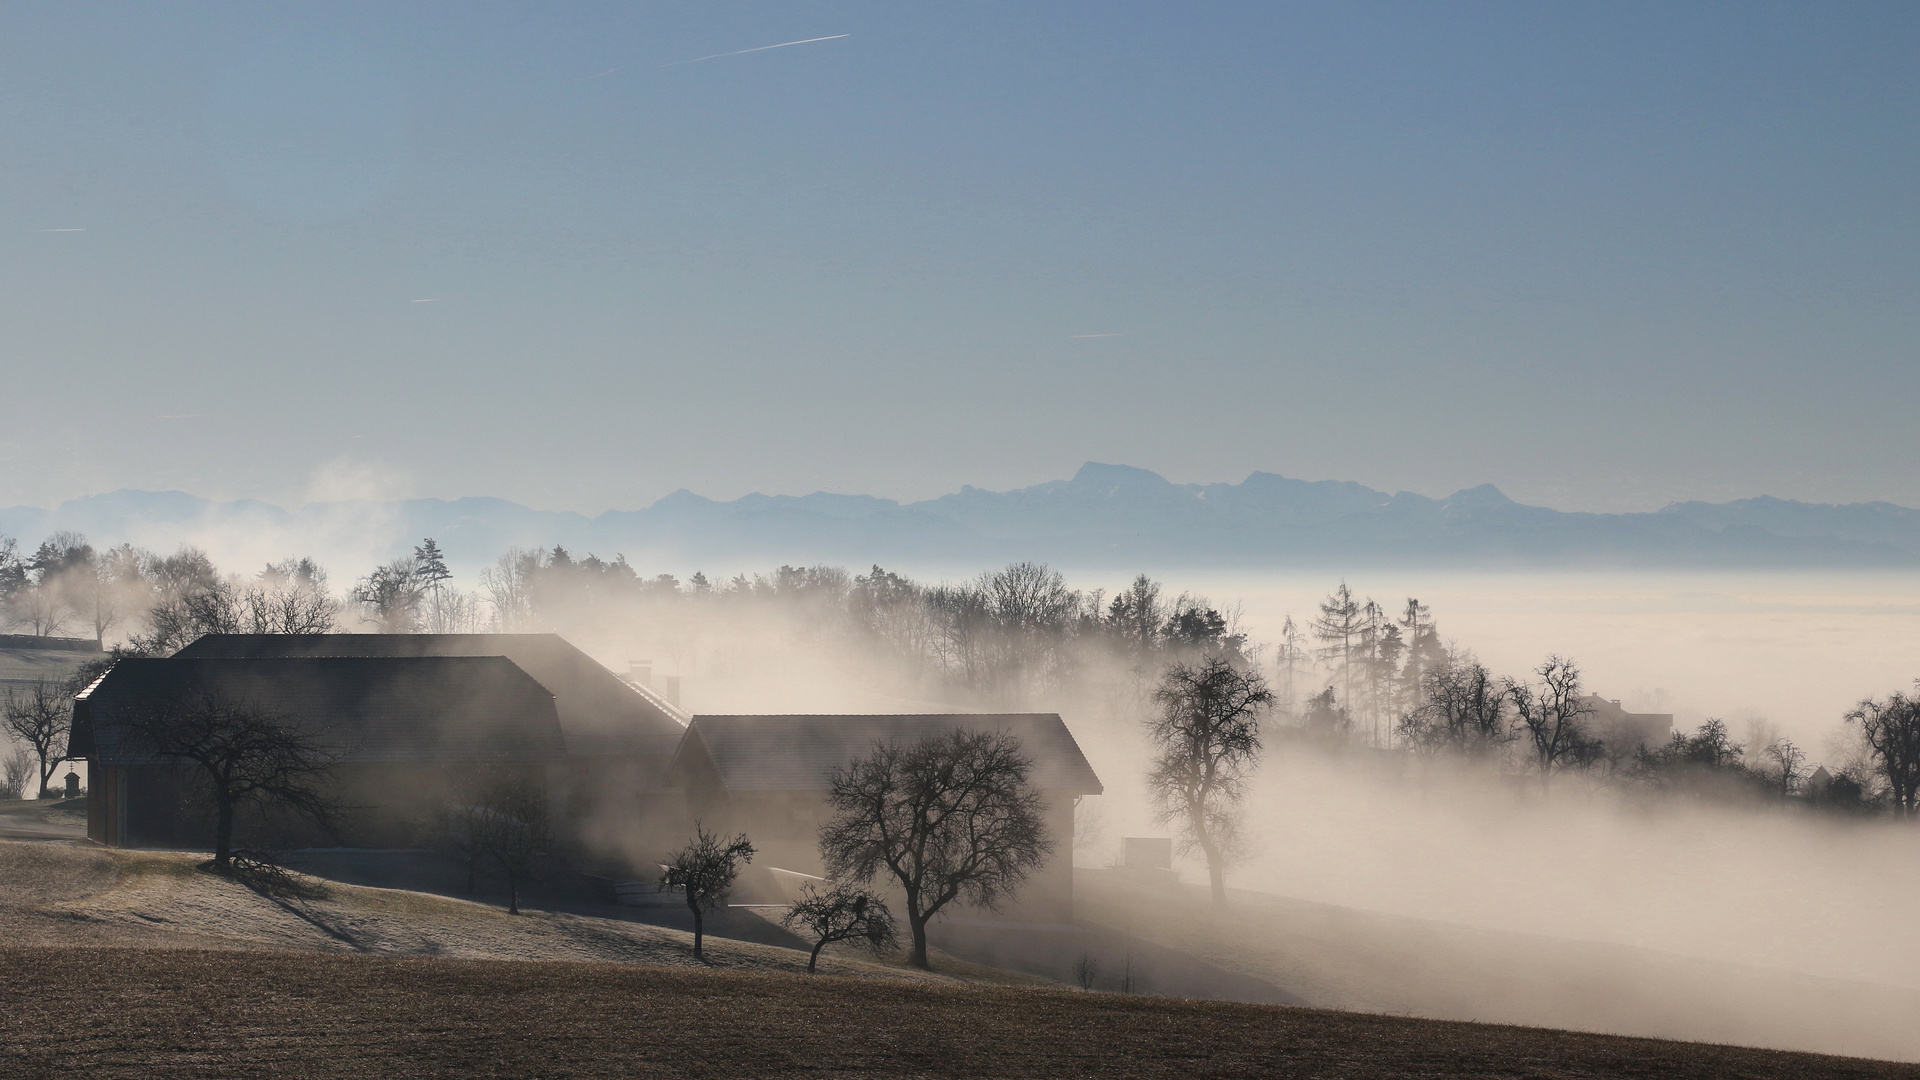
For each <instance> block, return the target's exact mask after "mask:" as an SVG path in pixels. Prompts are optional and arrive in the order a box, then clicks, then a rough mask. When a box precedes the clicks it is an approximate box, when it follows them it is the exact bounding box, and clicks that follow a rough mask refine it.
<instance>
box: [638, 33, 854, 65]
mask: <svg viewBox="0 0 1920 1080" xmlns="http://www.w3.org/2000/svg"><path fill="white" fill-rule="evenodd" d="M852 36H853V35H852V34H828V35H827V36H826V37H810V38H802V39H801V40H799V41H783V42H781V43H780V44H778V45H761V46H758V47H756V48H752V49H737V50H735V51H733V52H721V53H714V54H713V55H712V56H699V57H695V58H694V59H692V60H675V61H674V62H673V63H671V64H663V65H661V66H662V67H679V66H680V65H682V64H697V63H699V62H700V61H702V60H718V59H720V58H721V57H723V56H745V55H746V54H747V53H750V52H766V51H767V50H768V49H784V48H786V47H787V46H789V45H811V44H813V43H814V42H816V41H838V40H840V39H841V38H844V37H852Z"/></svg>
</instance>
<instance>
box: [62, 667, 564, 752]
mask: <svg viewBox="0 0 1920 1080" xmlns="http://www.w3.org/2000/svg"><path fill="white" fill-rule="evenodd" d="M206 695H214V696H217V697H218V698H220V699H222V700H226V701H232V702H240V703H244V704H247V705H250V706H253V707H256V708H261V709H266V710H270V711H272V712H275V713H278V714H280V715H281V716H283V717H285V718H286V719H287V720H289V721H291V722H293V723H295V724H298V725H299V726H301V727H302V728H303V729H305V730H307V731H308V732H310V733H312V734H313V735H315V736H316V737H317V738H318V740H319V741H320V742H321V743H322V744H323V745H325V746H326V747H327V748H328V749H330V750H332V751H333V752H335V753H337V754H339V755H341V759H342V761H343V762H346V763H356V764H357V763H374V762H434V761H444V762H454V761H555V760H559V759H561V758H563V757H565V756H566V744H565V741H564V739H563V736H562V734H561V731H560V721H559V717H558V716H557V715H556V713H555V711H554V704H553V695H552V694H549V693H548V692H547V690H546V688H545V687H543V686H541V685H540V684H539V683H538V682H535V681H534V679H533V677H532V676H530V675H528V674H527V673H526V672H524V671H521V670H520V669H519V668H518V667H516V666H514V664H513V662H512V661H510V660H507V659H506V658H505V657H499V656H423V657H307V658H297V659H290V658H284V657H274V658H265V659H212V660H209V659H199V658H190V659H181V658H179V657H174V658H170V659H164V660H161V659H148V658H135V659H125V660H121V661H120V662H119V663H117V664H115V665H114V666H113V670H111V671H109V672H107V673H106V674H105V675H103V676H101V677H100V679H99V680H98V681H96V682H95V683H94V684H93V685H92V686H90V687H88V688H87V689H86V690H85V691H82V692H81V693H80V695H79V696H77V697H76V698H75V699H74V733H73V740H72V742H73V747H74V756H76V757H85V758H87V759H89V761H91V762H92V763H93V764H96V765H140V764H151V763H153V762H154V761H155V760H156V759H155V758H154V756H153V755H152V754H151V753H150V752H149V751H147V750H145V749H144V748H143V746H142V745H141V744H140V742H139V741H138V740H137V738H136V736H135V735H134V734H133V732H132V731H131V730H130V728H129V726H128V725H129V724H130V723H131V722H133V721H135V720H137V719H139V718H141V717H143V716H151V715H153V714H154V712H155V711H156V710H159V709H164V708H167V707H169V706H172V705H175V704H177V703H182V702H185V703H191V702H193V701H195V700H199V699H201V698H203V696H206Z"/></svg>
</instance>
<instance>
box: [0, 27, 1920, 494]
mask: <svg viewBox="0 0 1920 1080" xmlns="http://www.w3.org/2000/svg"><path fill="white" fill-rule="evenodd" d="M1917 20H1920V15H1916V12H1915V11H1914V9H1913V8H1912V7H1910V6H1908V5H1899V4H1891V3H1880V4H1864V5H1854V6H1849V7H1846V8H1833V7H1830V6H1826V5H1811V4H1808V5H1794V4H1788V5H1778V6H1774V7H1768V8H1764V9H1756V8H1753V7H1751V6H1747V5H1737V4H1720V3H1702V4H1694V5H1687V6H1684V7H1674V6H1671V5H1655V4H1628V5H1608V6H1597V7H1590V8H1579V7H1551V8H1541V7H1537V6H1530V5H1524V4H1510V3H1491V4H1484V5H1474V6H1469V7H1462V8H1434V7H1430V6H1426V5H1418V4H1408V3H1384V4H1380V5H1375V6H1369V7H1358V8H1332V9H1325V8H1315V7H1312V6H1306V5H1268V4H1224V5H1216V6H1211V7H1208V8H1205V9H1200V10H1181V11H1177V12H1176V11H1174V10H1172V9H1168V8H1164V7H1161V6H1157V5H1148V4H1118V5H1112V4H1101V5H1075V4H1066V5H1052V6H1048V7H1046V8H1034V9H973V8H940V7H926V6H922V7H899V6H888V5H871V4H863V3H820V4H808V5H771V4H743V5H734V6H730V7H727V8H724V9H720V8H712V7H710V6H706V5H694V4H684V3H680V4H660V5H648V6H646V7H645V8H634V7H631V6H627V5H611V4H586V5H582V6H578V7H574V8H569V9H567V11H566V12H565V13H560V12H555V11H551V10H547V9H542V8H532V7H515V6H511V5H509V6H505V7H501V8H497V9H494V10H493V11H492V12H491V14H489V15H488V16H486V17H479V18H477V17H472V16H470V15H469V14H467V13H464V12H458V11H456V10H454V9H446V8H435V7H412V8H406V9H393V8H390V7H386V6H382V5H376V4H365V3H345V4H329V5H317V4H294V5H282V6H278V7H274V8H271V9H266V8H256V7H248V6H245V5H234V4H226V3H208V4H199V5H187V6H181V7H175V8H169V9H165V10H162V9H98V8H89V7H85V6H73V5H58V6H39V7H36V6H32V5H15V6H12V7H9V8H8V9H6V11H5V12H4V13H0V98H4V99H5V100H7V101H9V102H11V103H12V106H11V107H10V108H9V109H7V110H5V111H4V112H0V145H4V146H6V147H7V148H8V150H9V151H10V153H9V161H10V165H9V168H8V169H7V170H6V171H5V172H4V174H0V207H4V210H0V271H3V272H4V274H5V278H4V281H5V285H6V289H5V299H4V300H0V316H4V318H5V321H6V325H7V327H8V345H7V349H8V357H9V359H8V365H9V370H10V373H11V374H12V376H13V381H12V385H11V388H10V389H11V392H10V393H9V395H7V397H6V399H5V401H4V402H0V454H4V455H5V456H6V457H7V459H8V460H10V461H13V462H20V463H25V465H26V466H27V467H24V468H15V469H10V470H7V472H6V474H5V475H4V476H0V504H13V503H20V504H27V505H40V504H43V503H46V502H50V501H55V502H57V501H58V500H59V499H61V498H63V497H67V496H70V495H72V494H73V493H76V492H84V491H103V490H113V489H117V488H139V489H149V490H165V489H180V490H186V491H191V492H194V493H196V494H201V495H205V496H207V497H210V498H216V499H225V498H231V497H235V496H241V495H245V496H250V497H259V498H265V499H268V500H270V501H276V502H278V501H287V500H289V499H293V498H297V497H299V495H300V494H301V493H302V492H305V491H307V490H309V489H313V488H322V489H324V488H328V487H330V486H335V485H339V484H342V483H344V484H346V485H348V486H350V487H352V488H354V489H356V490H380V491H385V492H388V493H390V494H394V495H402V496H404V495H432V496H442V497H446V496H458V495H462V494H485V495H491V496H496V497H500V498H505V499H511V500H514V501H517V502H521V503H524V504H527V505H537V506H541V507H552V508H568V509H589V510H592V509H602V508H606V507H613V506H636V505H644V504H646V503H649V502H651V501H653V500H654V499H656V498H658V497H659V496H661V495H664V494H666V493H668V492H670V491H672V490H674V489H676V488H680V487H685V488H688V489H691V490H695V491H699V492H701V493H703V494H706V495H709V496H711V497H714V498H720V499H727V498H732V497H735V496H737V495H740V494H744V493H746V492H749V491H755V490H761V491H790V492H811V491H820V490H827V491H849V492H874V493H883V494H886V495H888V496H890V497H894V498H900V499H905V500H910V499H915V498H924V497H928V496H932V495H937V494H940V493H943V492H946V491H951V490H954V489H956V488H958V487H959V486H960V485H961V484H963V483H972V484H976V485H980V486H982V487H986V488H990V489H994V490H1005V489H1009V488H1017V487H1021V486H1024V485H1028V484H1032V483H1037V482H1041V481H1044V480H1047V479H1051V478H1054V477H1057V476H1060V475H1063V474H1065V473H1067V472H1068V471H1070V470H1071V469H1072V468H1073V467H1074V466H1075V465H1077V464H1078V463H1079V462H1080V461H1082V460H1087V459H1093V460H1105V461H1126V462H1132V463H1136V464H1141V465H1144V466H1148V467H1151V468H1154V469H1155V470H1157V471H1160V472H1162V473H1163V474H1164V475H1167V476H1168V477H1169V478H1171V479H1175V480H1214V479H1222V478H1226V479H1237V478H1238V477H1240V476H1244V475H1245V474H1246V473H1247V472H1249V471H1252V470H1256V469H1258V470H1265V471H1271V472H1278V473H1281V474H1285V475H1292V476H1308V477H1327V478H1333V479H1345V480H1354V481H1357V482H1360V483H1364V484H1366V485H1368V486H1370V487H1374V488H1378V489H1381V490H1386V491H1398V490H1406V491H1414V492H1421V493H1425V494H1433V495H1440V494H1446V493H1448V492H1451V491H1454V490H1458V489H1461V488H1466V487H1471V486H1474V485H1478V484H1483V483H1492V484H1495V485H1497V486H1499V487H1500V488H1501V489H1502V490H1503V491H1505V492H1506V493H1507V494H1508V495H1509V496H1511V497H1513V498H1515V499H1518V500H1520V501H1523V502H1530V503H1537V504H1542V505H1548V506H1554V507H1558V508H1562V509H1592V510H1618V509H1627V508H1632V509H1646V508H1651V507H1655V506H1659V505H1662V504H1664V503H1666V502H1670V501H1678V500H1687V499H1706V500H1713V501H1719V500H1724V499H1728V498H1736V497H1743V496H1749V495H1754V494H1759V493H1766V494H1772V495H1777V496H1779V497H1782V498H1798V499H1806V500H1811V501H1819V502H1858V501H1871V500H1876V499H1885V500H1889V501H1893V502H1897V503H1901V504H1903V505H1909V506H1912V505H1920V474H1915V473H1914V471H1913V470H1912V469H1910V468H1907V467H1906V463H1908V462H1911V461H1912V460H1914V459H1915V457H1916V454H1917V453H1920V443H1916V441H1915V440H1916V439H1920V435H1916V434H1915V432H1914V430H1913V428H1912V425H1910V424H1907V423H1905V421H1904V419H1903V418H1904V417H1906V416H1908V415H1911V414H1912V412H1913V411H1914V408H1915V405H1916V404H1920V398H1916V394H1920V389H1917V388H1916V384H1915V382H1914V380H1913V379H1912V378H1911V377H1910V372H1911V367H1912V364H1911V342H1912V341H1913V339H1914V329H1915V322H1914V309H1913V305H1912V296H1913V295H1914V285H1915V283H1916V281H1920V262H1916V257H1915V254H1914V253H1915V252H1916V251H1920V244H1916V243H1914V239H1915V237H1914V231H1915V229H1916V228H1920V219H1916V218H1915V216H1914V215H1913V213H1912V209H1911V208H1912V207H1913V206H1914V205H1915V204H1916V200H1915V198H1914V196H1915V190H1914V185H1915V183H1916V179H1915V178H1916V177H1920V169H1917V168H1915V167H1914V166H1915V162H1914V156H1915V155H1916V154H1920V139H1915V138H1914V135H1915V130H1916V126H1917V125H1916V114H1915V109H1914V106H1913V102H1914V100H1915V94H1914V89H1915V85H1916V80H1917V79H1920V74H1916V69H1915V67H1914V65H1913V64H1912V63H1911V62H1910V60H1911V58H1910V56H1909V55H1908V53H1907V50H1906V49H1905V46H1904V44H1903V43H1904V42H1906V41H1910V40H1912V39H1913V37H1914V36H1915V33H1916V29H1917V28H1916V21H1917ZM775 46H777V47H775ZM76 387H84V388H85V390H84V394H83V395H82V394H80V393H76V392H75V388H76Z"/></svg>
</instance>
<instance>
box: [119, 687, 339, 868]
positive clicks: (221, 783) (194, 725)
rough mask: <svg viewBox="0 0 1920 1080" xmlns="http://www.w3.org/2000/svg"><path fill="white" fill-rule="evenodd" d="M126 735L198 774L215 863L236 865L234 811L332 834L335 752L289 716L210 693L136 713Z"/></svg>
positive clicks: (335, 807) (335, 805) (335, 804)
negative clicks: (291, 817)
mask: <svg viewBox="0 0 1920 1080" xmlns="http://www.w3.org/2000/svg"><path fill="white" fill-rule="evenodd" d="M128 729H129V732H130V733H131V734H132V735H133V737H134V738H135V739H136V740H137V741H138V743H140V744H144V745H145V747H146V749H147V750H149V751H151V752H152V753H153V754H155V755H157V756H159V757H161V758H169V759H172V760H174V761H177V762H180V763H182V764H185V765H187V766H189V767H191V768H196V769H198V770H199V772H200V773H201V775H202V776H203V777H204V778H205V779H206V781H207V786H208V788H209V794H210V795H211V797H212V799H213V804H214V813H215V823H214V836H213V865H214V868H215V869H216V870H218V871H220V872H221V873H227V872H228V871H229V870H230V869H231V867H232V864H233V823H234V815H235V813H236V812H237V811H238V810H240V809H241V808H243V807H247V806H255V807H262V808H271V809H275V810H281V811H286V812H289V813H292V814H295V815H298V816H300V817H304V818H307V819H308V820H310V821H312V822H314V823H315V824H318V825H320V826H321V827H322V828H325V829H328V830H329V831H330V830H331V829H332V827H333V823H334V821H335V819H336V818H337V816H338V813H339V809H340V807H339V803H338V802H337V801H336V800H335V799H334V798H333V797H332V796H331V795H330V794H329V793H328V792H327V790H326V787H325V783H324V779H325V777H324V774H325V773H326V771H327V769H328V768H329V767H331V766H332V765H333V763H334V761H335V754H334V753H333V751H332V750H331V749H329V748H328V747H326V746H324V745H323V744H322V743H321V742H320V741H319V740H318V739H316V738H315V737H314V736H313V735H311V734H310V733H308V732H307V731H306V730H305V729H303V728H302V727H301V726H300V725H299V724H297V723H296V722H294V720H292V719H291V718H289V717H286V716H283V715H281V714H279V713H277V712H274V711H272V710H270V709H266V708H261V707H259V706H256V705H253V704H250V703H248V702H244V701H238V700H235V699H232V698H229V697H226V696H224V695H222V694H219V693H215V692H212V691H202V692H199V693H190V694H185V695H182V696H180V697H177V698H175V699H173V700H171V701H163V702H161V703H159V704H158V705H156V706H155V707H154V708H153V709H152V710H151V711H148V712H144V713H139V714H136V716H135V718H134V719H132V720H131V721H130V722H129V724H128Z"/></svg>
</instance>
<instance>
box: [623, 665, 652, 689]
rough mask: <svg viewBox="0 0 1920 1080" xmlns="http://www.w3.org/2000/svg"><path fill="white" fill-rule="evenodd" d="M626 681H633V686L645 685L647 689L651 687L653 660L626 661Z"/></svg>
mask: <svg viewBox="0 0 1920 1080" xmlns="http://www.w3.org/2000/svg"><path fill="white" fill-rule="evenodd" d="M627 681H628V682H630V683H633V684H634V685H635V686H644V687H647V688H648V689H652V688H653V661H651V660H629V661H627Z"/></svg>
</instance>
